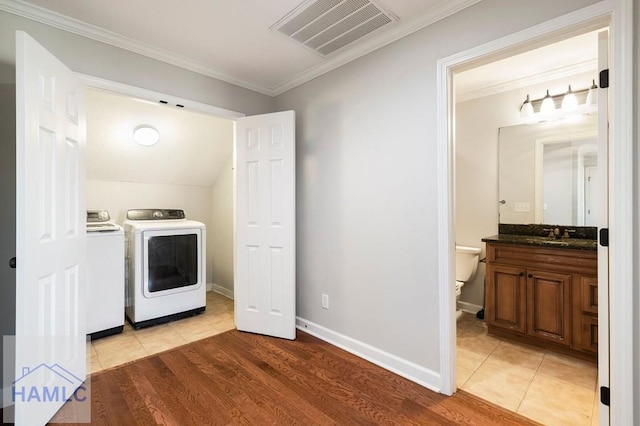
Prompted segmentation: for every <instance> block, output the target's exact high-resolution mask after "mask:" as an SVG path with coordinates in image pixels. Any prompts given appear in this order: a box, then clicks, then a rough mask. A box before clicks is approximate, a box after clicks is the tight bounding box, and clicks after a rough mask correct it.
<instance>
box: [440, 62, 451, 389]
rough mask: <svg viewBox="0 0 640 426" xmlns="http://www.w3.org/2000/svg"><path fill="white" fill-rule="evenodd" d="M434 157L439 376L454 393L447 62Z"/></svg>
mask: <svg viewBox="0 0 640 426" xmlns="http://www.w3.org/2000/svg"><path fill="white" fill-rule="evenodd" d="M437 84H438V92H437V96H438V98H437V111H438V116H437V138H438V139H437V140H438V146H437V156H438V170H437V172H438V175H437V176H438V224H439V226H438V264H439V265H440V268H438V283H439V291H438V294H439V297H438V302H439V303H438V306H440V307H441V308H440V314H439V320H440V342H439V343H440V377H441V382H442V393H444V394H445V395H453V393H454V392H455V390H456V364H455V363H456V345H455V342H456V318H455V315H456V307H455V303H456V294H455V285H454V281H455V276H456V274H455V258H456V257H455V229H454V224H455V221H454V219H453V218H455V193H454V191H455V183H454V177H455V173H454V163H453V161H454V158H453V153H454V149H453V141H454V137H453V131H454V128H453V126H452V125H451V123H453V120H451V121H450V120H449V117H454V105H450V104H449V101H448V100H449V99H453V85H452V79H451V70H450V69H449V66H448V65H447V63H445V62H442V61H438V65H437Z"/></svg>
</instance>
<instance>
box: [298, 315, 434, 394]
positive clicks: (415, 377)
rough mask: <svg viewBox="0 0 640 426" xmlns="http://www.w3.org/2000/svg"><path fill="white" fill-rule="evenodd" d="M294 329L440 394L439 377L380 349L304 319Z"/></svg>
mask: <svg viewBox="0 0 640 426" xmlns="http://www.w3.org/2000/svg"><path fill="white" fill-rule="evenodd" d="M296 328H297V329H298V330H301V331H304V332H305V333H308V334H311V335H312V336H315V337H317V338H318V339H321V340H324V341H325V342H327V343H330V344H332V345H334V346H337V347H339V348H340V349H344V350H345V351H347V352H350V353H352V354H354V355H356V356H358V357H360V358H363V359H366V360H367V361H369V362H372V363H374V364H376V365H378V366H380V367H382V368H384V369H386V370H389V371H391V372H393V373H395V374H397V375H399V376H402V377H404V378H405V379H408V380H411V381H412V382H415V383H418V384H419V385H422V386H424V387H426V388H428V389H431V390H432V391H434V392H440V391H441V389H440V375H439V374H438V373H436V372H435V371H432V370H429V369H428V368H425V367H423V366H421V365H418V364H416V363H414V362H411V361H408V360H406V359H403V358H400V357H398V356H397V355H393V354H390V353H389V352H386V351H383V350H382V349H379V348H376V347H374V346H371V345H369V344H367V343H364V342H361V341H359V340H356V339H353V338H351V337H349V336H345V335H344V334H341V333H338V332H336V331H333V330H330V329H328V328H326V327H323V326H321V325H319V324H316V323H313V322H311V321H308V320H306V319H304V318H300V317H296Z"/></svg>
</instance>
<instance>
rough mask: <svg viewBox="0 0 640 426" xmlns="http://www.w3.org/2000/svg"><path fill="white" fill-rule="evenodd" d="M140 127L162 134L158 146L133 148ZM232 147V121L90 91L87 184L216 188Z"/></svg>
mask: <svg viewBox="0 0 640 426" xmlns="http://www.w3.org/2000/svg"><path fill="white" fill-rule="evenodd" d="M141 124H148V125H151V126H153V127H155V128H156V129H157V130H158V131H159V132H160V140H159V142H158V143H157V144H156V145H153V146H142V145H138V144H137V143H135V142H134V140H133V131H134V129H135V127H136V126H138V125H141ZM232 147H233V121H232V120H229V119H223V118H217V117H214V116H211V115H206V114H201V113H197V112H193V111H185V110H182V109H179V108H176V107H172V106H166V105H160V104H155V103H151V102H147V101H142V100H135V99H132V98H129V97H126V96H122V95H118V94H114V93H110V92H105V91H100V90H96V89H88V90H87V179H90V180H104V181H116V182H143V183H161V184H175V185H198V186H211V185H213V183H214V182H215V180H216V178H217V177H218V175H219V173H220V171H221V170H222V167H224V166H225V165H226V164H227V161H228V160H229V158H230V156H231V154H232Z"/></svg>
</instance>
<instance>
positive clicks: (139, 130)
mask: <svg viewBox="0 0 640 426" xmlns="http://www.w3.org/2000/svg"><path fill="white" fill-rule="evenodd" d="M133 140H135V141H136V142H137V143H138V144H140V145H144V146H151V145H155V144H156V143H158V141H159V140H160V133H159V132H158V131H157V130H156V129H155V127H152V126H150V125H148V124H141V125H139V126H137V127H136V128H135V129H134V130H133Z"/></svg>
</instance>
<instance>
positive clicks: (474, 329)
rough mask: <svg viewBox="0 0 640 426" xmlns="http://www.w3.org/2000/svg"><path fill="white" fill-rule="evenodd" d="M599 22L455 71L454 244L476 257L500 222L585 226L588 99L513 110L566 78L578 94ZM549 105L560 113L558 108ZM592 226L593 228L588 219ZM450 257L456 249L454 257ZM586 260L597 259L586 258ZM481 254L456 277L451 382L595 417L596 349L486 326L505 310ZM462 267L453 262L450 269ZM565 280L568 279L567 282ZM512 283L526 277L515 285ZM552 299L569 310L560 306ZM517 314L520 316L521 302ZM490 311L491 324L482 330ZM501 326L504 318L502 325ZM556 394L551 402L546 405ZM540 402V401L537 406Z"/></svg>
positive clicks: (486, 394) (563, 84) (519, 402)
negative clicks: (457, 313) (572, 350)
mask: <svg viewBox="0 0 640 426" xmlns="http://www.w3.org/2000/svg"><path fill="white" fill-rule="evenodd" d="M600 31H603V29H597V30H595V31H589V32H587V33H585V34H581V35H577V36H573V37H571V38H567V39H563V40H558V41H556V42H554V43H552V44H548V45H546V46H543V47H536V48H535V49H532V50H528V51H526V52H523V53H519V54H517V55H514V56H510V57H508V58H504V59H500V60H498V61H496V62H491V63H488V64H483V65H480V66H478V67H473V68H470V69H465V70H464V71H462V72H459V73H454V75H453V81H454V85H455V88H456V90H455V97H456V104H455V123H456V128H455V185H456V187H455V193H456V199H455V204H456V209H455V211H456V221H455V225H456V226H455V230H456V234H455V237H456V238H455V240H456V244H457V246H458V245H461V246H471V247H477V248H479V249H482V254H481V256H480V257H481V258H485V257H487V256H489V253H488V251H485V242H483V239H484V238H486V237H491V236H494V235H496V234H499V233H503V231H502V229H503V227H504V226H509V227H511V228H516V227H522V228H523V229H524V228H530V227H531V224H540V226H539V227H541V228H543V227H544V228H548V227H549V226H550V225H547V226H543V225H542V224H553V227H555V226H560V227H562V228H563V229H569V228H572V229H571V230H572V231H573V230H574V229H573V228H580V229H581V228H582V227H584V226H585V223H584V209H583V208H580V207H581V206H583V204H584V191H581V188H584V186H583V185H580V184H579V182H578V180H579V178H581V177H582V181H584V178H583V176H584V171H585V161H584V160H585V158H586V157H585V152H587V150H588V149H592V151H591V152H592V153H593V150H596V151H597V146H596V140H595V139H596V138H597V133H598V132H597V123H598V121H597V111H596V110H597V108H594V107H593V106H587V105H584V98H586V96H584V97H583V98H582V99H581V105H580V107H581V108H582V109H583V110H584V112H585V114H577V113H574V114H575V115H573V114H571V115H566V113H565V115H564V116H561V117H558V116H555V117H551V116H544V117H540V116H538V117H534V119H532V118H531V117H529V116H525V117H522V116H521V113H520V106H521V105H522V103H523V101H525V99H527V97H530V99H536V98H542V97H543V96H544V95H545V92H546V91H547V90H548V91H550V92H551V93H554V94H558V93H560V94H564V93H565V92H566V91H567V89H568V87H569V86H571V87H572V88H573V90H574V91H576V92H578V91H580V93H583V92H584V93H586V91H587V90H588V89H589V87H590V86H591V85H592V81H593V80H596V79H597V76H598V60H597V59H598V58H597V56H598V33H599V32H600ZM568 52H570V54H569V53H568ZM582 89H584V90H582ZM488 106H490V108H489V107H488ZM536 106H537V105H536ZM538 114H539V113H538ZM556 114H561V108H558V112H556ZM545 148H546V149H545ZM543 160H544V161H543ZM593 161H594V163H593V164H597V163H595V160H594V159H593ZM603 203H604V201H603V200H600V204H603ZM543 205H544V207H545V208H544V209H543V208H542V207H543ZM538 206H539V207H540V212H538ZM499 224H500V229H499ZM591 231H592V232H593V235H595V229H593V230H591ZM513 232H515V231H513ZM572 237H575V235H572ZM594 250H595V246H594ZM492 253H493V252H492ZM489 257H491V256H489ZM458 260H463V258H461V257H459V256H456V261H458ZM483 260H484V259H483ZM592 263H593V265H592V267H593V269H595V268H596V265H597V262H596V261H595V259H594V260H593V261H592ZM485 265H486V263H484V262H483V263H481V264H480V267H479V268H478V269H479V270H478V273H477V274H476V275H475V277H474V278H472V279H469V280H468V282H465V283H464V286H463V288H462V295H461V296H460V300H459V302H458V304H459V306H458V308H462V310H463V311H464V313H463V314H462V317H461V319H460V320H458V322H457V324H456V328H457V330H456V343H457V350H456V354H457V355H456V358H457V360H456V361H457V362H456V376H457V379H456V382H457V383H456V385H457V387H458V389H462V390H465V391H467V392H470V393H472V394H474V395H476V396H479V397H481V398H483V399H486V400H488V401H490V402H492V403H495V404H497V405H499V406H502V407H503V408H506V409H509V410H511V411H514V412H517V413H519V414H522V415H524V416H526V417H529V418H532V419H534V420H536V421H540V422H542V423H546V422H548V421H563V422H566V423H575V419H578V418H579V419H587V420H589V421H591V420H593V419H594V418H595V419H597V417H598V409H599V404H597V403H596V401H597V398H596V384H597V363H596V360H595V358H596V354H595V353H578V354H577V355H578V356H583V357H584V358H587V359H588V360H584V359H578V358H575V357H571V356H568V355H566V354H563V353H562V352H559V350H561V349H562V348H554V347H553V346H552V345H547V347H536V346H533V345H531V344H527V343H522V342H521V341H518V340H514V339H515V338H517V337H519V336H514V337H512V336H510V335H506V336H505V335H499V334H494V333H495V332H497V331H498V330H502V329H498V328H495V327H496V321H495V320H496V318H500V320H502V319H501V317H500V315H502V313H503V312H499V313H498V312H497V311H496V310H497V309H504V308H505V307H506V305H508V304H509V303H510V302H509V301H506V300H504V298H505V297H506V296H502V295H501V296H500V297H501V298H502V299H499V300H500V301H501V303H503V304H504V306H502V307H497V306H495V303H494V302H493V300H495V298H494V297H492V298H491V299H492V301H491V302H490V301H487V302H486V304H485V294H487V292H486V289H485V280H488V279H489V278H488V277H487V278H485V275H486V272H487V270H486V268H485ZM510 265H512V266H517V265H516V264H515V263H511V264H510ZM461 266H463V265H456V267H457V268H458V269H460V267H461ZM496 270H497V267H496ZM497 273H498V272H496V274H497ZM501 276H503V277H506V275H501ZM492 277H493V275H492ZM573 278H574V279H577V277H573ZM456 279H459V278H458V277H457V276H456ZM490 283H493V280H491V281H490ZM528 284H529V283H527V284H526V285H527V286H528ZM494 285H495V284H494ZM501 285H503V286H504V287H505V288H506V287H507V286H508V284H501ZM569 287H570V284H567V290H570V288H569ZM501 288H502V287H501ZM514 288H515V289H516V290H521V289H524V288H525V287H521V286H520V284H517V286H516V287H514ZM527 288H528V287H527ZM575 288H577V287H575ZM501 291H502V290H501ZM527 291H528V290H527ZM496 292H497V290H496V291H493V292H490V293H488V294H495V293H496ZM546 296H549V295H546ZM518 297H520V296H518ZM522 297H523V298H526V296H524V295H523V296H522ZM564 297H565V298H566V299H567V301H568V300H569V299H570V298H571V296H570V295H569V294H566V295H564ZM555 301H556V300H555V299H551V300H548V301H544V302H543V304H549V303H554V302H555ZM519 305H520V303H519V302H518V303H516V304H514V305H513V307H514V308H517V309H518V310H521V311H522V312H524V311H526V306H519ZM560 308H561V309H569V305H567V306H566V307H565V306H562V307H560ZM567 314H568V313H567ZM485 315H488V316H489V318H486V317H485ZM526 315H527V318H528V316H530V312H526ZM557 315H558V318H556V320H558V321H557V322H562V321H563V320H564V319H565V318H567V315H564V313H563V312H560V313H558V314H557ZM594 318H595V319H596V321H597V318H596V317H594ZM544 320H545V321H547V320H549V319H548V318H545V319H544ZM489 321H491V323H492V324H494V328H492V329H491V328H490V329H487V324H488V323H489ZM520 325H522V326H523V327H528V325H524V324H517V326H518V327H519V326H520ZM511 326H512V324H509V325H508V326H505V329H507V330H511V329H510V327H511ZM514 328H515V326H514ZM562 330H563V332H566V333H567V334H563V335H562V338H564V339H569V340H570V339H571V337H570V336H569V335H568V333H570V331H571V330H570V327H568V326H567V327H564V326H563V327H562ZM529 343H536V342H533V341H532V342H529ZM588 349H589V350H592V349H593V348H591V347H589V348H588ZM589 358H591V359H590V360H589ZM576 378H579V380H578V379H576ZM560 388H561V389H563V391H562V393H563V394H566V395H573V396H575V398H573V399H571V400H568V399H567V400H564V399H560V398H558V397H557V392H554V391H555V390H557V389H560ZM558 404H560V406H558V408H559V409H558V410H554V409H553V407H555V406H556V405H558ZM541 405H544V406H546V407H549V408H550V409H549V410H539V407H540V406H541ZM551 416H553V418H552V417H551ZM594 421H596V422H597V420H594Z"/></svg>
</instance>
